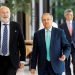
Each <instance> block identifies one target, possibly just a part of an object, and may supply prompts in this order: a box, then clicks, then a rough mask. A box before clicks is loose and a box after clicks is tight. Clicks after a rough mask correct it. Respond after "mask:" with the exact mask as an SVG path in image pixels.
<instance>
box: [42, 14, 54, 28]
mask: <svg viewBox="0 0 75 75" xmlns="http://www.w3.org/2000/svg"><path fill="white" fill-rule="evenodd" d="M52 22H53V17H52V15H50V14H48V13H46V14H44V15H43V16H42V23H43V26H44V28H46V29H49V28H51V27H52Z"/></svg>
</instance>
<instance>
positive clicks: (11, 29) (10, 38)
mask: <svg viewBox="0 0 75 75" xmlns="http://www.w3.org/2000/svg"><path fill="white" fill-rule="evenodd" d="M12 26H13V25H12V22H10V26H9V28H10V35H9V36H10V37H9V45H11V44H12V41H13V36H12V35H13V27H12ZM9 47H10V46H9Z"/></svg>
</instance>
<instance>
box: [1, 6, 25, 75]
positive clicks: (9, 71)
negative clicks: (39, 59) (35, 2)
mask: <svg viewBox="0 0 75 75" xmlns="http://www.w3.org/2000/svg"><path fill="white" fill-rule="evenodd" d="M0 19H1V22H0V75H16V71H17V69H18V68H23V67H24V64H25V46H24V45H25V44H24V37H23V34H22V32H21V28H20V26H19V24H18V23H16V22H11V21H10V9H9V8H8V7H6V6H1V7H0Z"/></svg>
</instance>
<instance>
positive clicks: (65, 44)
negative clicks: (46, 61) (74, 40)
mask: <svg viewBox="0 0 75 75" xmlns="http://www.w3.org/2000/svg"><path fill="white" fill-rule="evenodd" d="M61 46H62V50H63V54H62V56H61V57H60V58H59V60H61V61H64V60H65V59H66V58H68V57H69V55H70V52H71V47H70V44H69V42H68V40H67V39H66V35H65V33H64V31H62V35H61Z"/></svg>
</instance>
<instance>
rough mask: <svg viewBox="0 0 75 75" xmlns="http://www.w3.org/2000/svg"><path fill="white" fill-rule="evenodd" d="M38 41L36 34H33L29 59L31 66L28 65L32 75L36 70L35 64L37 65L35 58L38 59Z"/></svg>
mask: <svg viewBox="0 0 75 75" xmlns="http://www.w3.org/2000/svg"><path fill="white" fill-rule="evenodd" d="M37 42H38V39H37V34H34V39H33V51H32V57H31V64H30V69H31V70H30V71H31V74H32V75H34V73H35V70H36V64H37V57H38V43H37Z"/></svg>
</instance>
